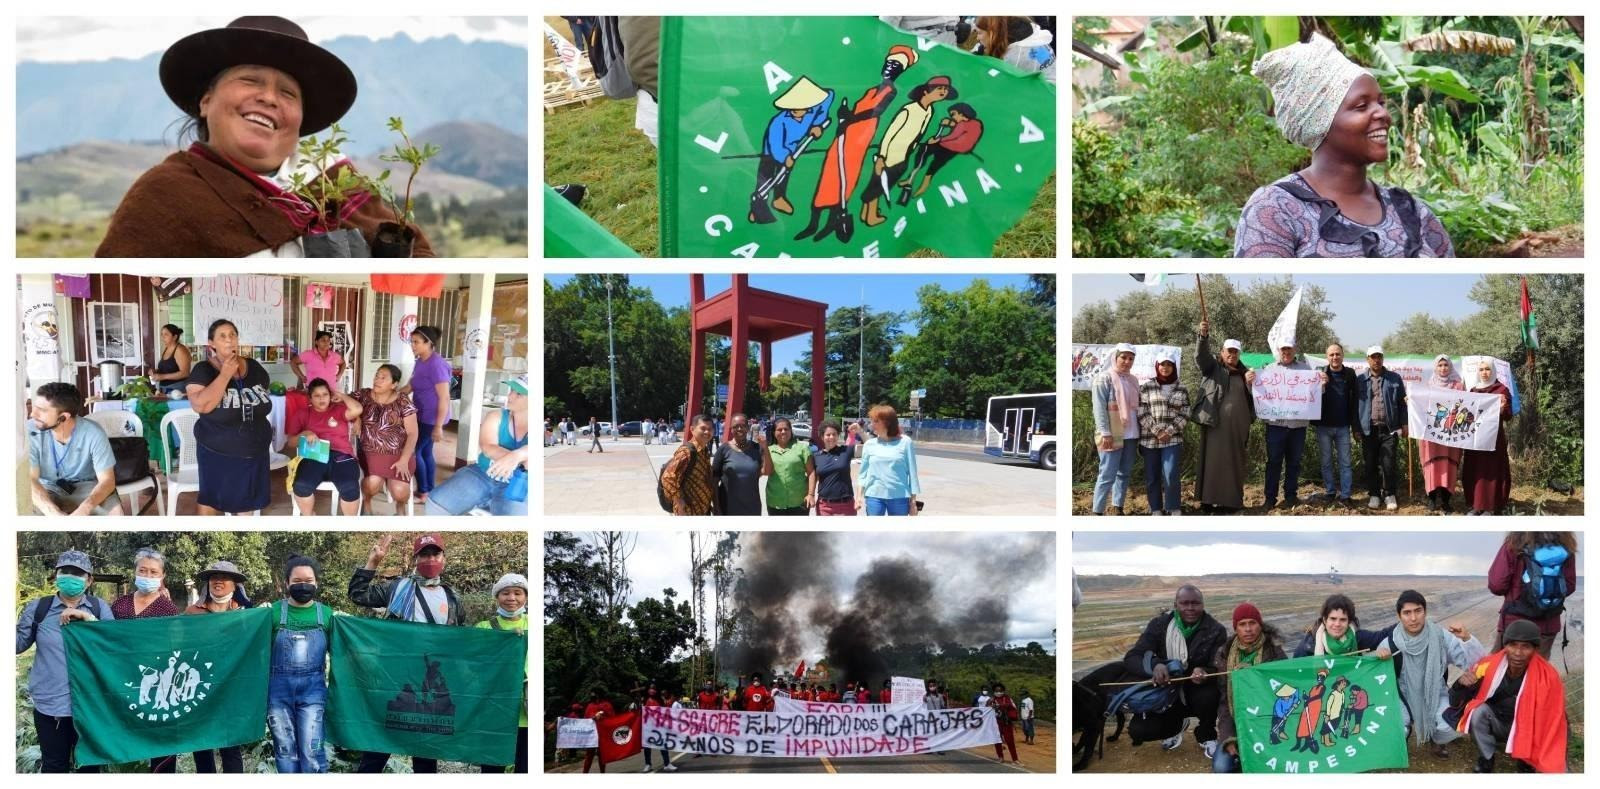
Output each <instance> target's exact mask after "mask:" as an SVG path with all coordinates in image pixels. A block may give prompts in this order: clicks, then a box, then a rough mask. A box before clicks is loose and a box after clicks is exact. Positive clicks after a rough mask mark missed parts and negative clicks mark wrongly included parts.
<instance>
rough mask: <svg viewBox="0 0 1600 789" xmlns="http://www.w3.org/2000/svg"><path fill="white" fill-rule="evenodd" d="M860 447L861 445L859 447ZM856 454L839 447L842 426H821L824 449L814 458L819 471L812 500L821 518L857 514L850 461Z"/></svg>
mask: <svg viewBox="0 0 1600 789" xmlns="http://www.w3.org/2000/svg"><path fill="white" fill-rule="evenodd" d="M858 446H859V445H858ZM854 456H855V451H854V449H853V448H851V447H847V446H845V445H843V444H840V443H839V423H838V422H835V421H833V420H832V419H829V420H827V421H825V422H823V423H822V446H821V447H820V448H819V449H817V451H816V453H815V454H813V455H812V456H811V461H812V464H813V466H814V467H815V468H816V471H815V472H814V473H813V474H812V475H811V497H812V501H815V502H816V503H817V505H816V506H817V514H818V515H854V514H856V492H855V486H854V485H853V484H852V483H851V480H850V461H851V459H852V458H853V457H854Z"/></svg>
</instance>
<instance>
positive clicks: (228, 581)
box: [206, 575, 234, 603]
mask: <svg viewBox="0 0 1600 789" xmlns="http://www.w3.org/2000/svg"><path fill="white" fill-rule="evenodd" d="M233 586H234V583H233V579H232V578H226V577H224V576H221V575H213V576H211V580H210V581H209V582H207V583H206V587H207V588H209V589H210V590H211V599H212V600H214V601H216V602H219V603H220V602H224V601H226V600H229V599H231V598H232V597H233Z"/></svg>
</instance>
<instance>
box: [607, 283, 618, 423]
mask: <svg viewBox="0 0 1600 789" xmlns="http://www.w3.org/2000/svg"><path fill="white" fill-rule="evenodd" d="M606 353H607V355H608V356H609V357H610V360H611V440H612V441H613V442H614V441H616V440H617V433H618V429H617V427H618V426H617V341H616V336H615V334H614V333H613V332H612V330H611V275H609V274H608V275H606Z"/></svg>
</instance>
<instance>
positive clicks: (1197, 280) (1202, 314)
mask: <svg viewBox="0 0 1600 789" xmlns="http://www.w3.org/2000/svg"><path fill="white" fill-rule="evenodd" d="M1194 292H1195V293H1197V294H1199V295H1200V321H1201V322H1202V323H1210V322H1211V321H1209V320H1207V319H1206V291H1205V289H1204V288H1202V287H1200V275H1199V274H1196V275H1194Z"/></svg>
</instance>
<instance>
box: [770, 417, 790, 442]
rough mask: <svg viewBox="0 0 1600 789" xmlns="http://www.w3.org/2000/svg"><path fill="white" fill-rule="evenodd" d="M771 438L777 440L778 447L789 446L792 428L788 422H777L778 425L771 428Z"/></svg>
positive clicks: (785, 420) (782, 420) (783, 420)
mask: <svg viewBox="0 0 1600 789" xmlns="http://www.w3.org/2000/svg"><path fill="white" fill-rule="evenodd" d="M772 437H773V438H776V439H777V440H778V446H781V447H786V446H789V442H790V441H793V440H794V428H793V427H790V425H789V420H787V419H781V420H779V421H778V424H777V425H776V426H774V427H773V428H772Z"/></svg>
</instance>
